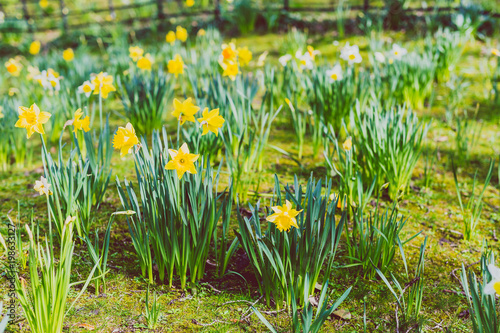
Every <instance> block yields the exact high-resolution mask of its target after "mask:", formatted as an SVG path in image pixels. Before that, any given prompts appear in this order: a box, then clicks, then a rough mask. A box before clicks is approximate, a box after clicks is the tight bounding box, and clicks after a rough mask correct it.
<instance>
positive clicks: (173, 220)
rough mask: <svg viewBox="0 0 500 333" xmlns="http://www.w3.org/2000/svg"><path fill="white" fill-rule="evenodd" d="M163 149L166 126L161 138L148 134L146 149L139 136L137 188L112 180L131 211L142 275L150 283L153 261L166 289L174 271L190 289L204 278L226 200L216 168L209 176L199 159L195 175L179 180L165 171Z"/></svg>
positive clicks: (165, 140)
mask: <svg viewBox="0 0 500 333" xmlns="http://www.w3.org/2000/svg"><path fill="white" fill-rule="evenodd" d="M168 147H169V144H168V139H167V134H166V131H165V129H164V130H163V140H162V139H161V138H160V134H159V133H158V132H154V133H153V137H152V143H151V148H149V145H148V143H147V142H146V140H142V148H141V149H140V150H139V152H138V153H137V154H136V155H135V166H136V176H137V183H138V190H135V189H134V188H133V186H132V183H131V182H129V181H127V180H126V179H125V181H124V186H122V184H121V183H120V182H119V181H118V180H117V186H118V193H119V196H120V200H121V202H122V205H123V207H124V209H125V210H127V211H128V210H130V211H133V212H135V213H136V214H134V215H128V216H127V222H128V226H129V231H130V235H131V237H132V242H133V244H134V248H135V250H136V252H137V255H138V257H139V262H140V264H141V269H142V274H143V275H144V276H145V277H147V278H148V280H149V282H150V283H153V265H154V264H155V263H156V265H157V266H158V272H159V278H160V281H164V280H165V273H166V274H167V277H168V283H169V286H170V287H171V286H172V284H173V278H174V272H175V274H176V275H177V276H178V277H179V278H180V280H181V288H183V289H184V288H185V287H186V282H187V278H188V275H189V276H190V282H191V285H192V286H193V287H194V283H195V282H196V281H198V280H200V279H201V278H203V275H204V272H205V264H206V261H207V257H208V254H209V249H210V244H211V240H212V238H213V237H214V233H215V231H216V226H217V222H218V221H219V219H220V217H221V216H225V217H226V218H227V216H228V214H229V211H228V210H229V209H230V207H231V206H230V204H229V201H230V200H231V198H229V197H228V196H227V195H226V192H225V191H223V192H218V189H217V184H218V180H219V173H220V169H219V171H218V172H217V173H216V175H215V176H214V174H213V171H212V169H211V168H210V165H209V164H208V163H206V164H207V165H206V166H204V161H203V159H201V161H200V162H198V167H197V173H196V174H193V175H188V174H186V175H184V177H183V179H178V177H177V174H176V173H175V172H173V171H171V170H166V169H165V166H166V164H167V162H168V161H169V157H168V154H167V149H168ZM136 191H139V196H138V195H136V193H137V192H136ZM226 223H227V222H226ZM224 260H228V259H224ZM146 271H147V272H146Z"/></svg>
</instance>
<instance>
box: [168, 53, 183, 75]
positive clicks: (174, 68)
mask: <svg viewBox="0 0 500 333" xmlns="http://www.w3.org/2000/svg"><path fill="white" fill-rule="evenodd" d="M167 68H168V72H169V73H170V74H174V75H175V77H177V76H179V74H184V61H182V57H181V56H180V55H179V54H176V55H175V56H174V59H172V60H169V61H168V63H167Z"/></svg>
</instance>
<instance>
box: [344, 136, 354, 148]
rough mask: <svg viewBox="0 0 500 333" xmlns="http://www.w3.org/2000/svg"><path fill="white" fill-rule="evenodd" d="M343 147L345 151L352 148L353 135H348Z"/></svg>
mask: <svg viewBox="0 0 500 333" xmlns="http://www.w3.org/2000/svg"><path fill="white" fill-rule="evenodd" d="M342 147H344V150H345V151H349V150H351V149H352V139H351V137H348V138H347V139H346V140H345V141H344V143H343V144H342Z"/></svg>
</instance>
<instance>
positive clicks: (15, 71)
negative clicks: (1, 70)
mask: <svg viewBox="0 0 500 333" xmlns="http://www.w3.org/2000/svg"><path fill="white" fill-rule="evenodd" d="M5 68H7V72H9V73H10V75H12V76H19V74H21V69H22V68H23V65H21V63H20V62H19V61H17V60H16V59H14V58H10V59H9V60H8V61H7V62H6V63H5Z"/></svg>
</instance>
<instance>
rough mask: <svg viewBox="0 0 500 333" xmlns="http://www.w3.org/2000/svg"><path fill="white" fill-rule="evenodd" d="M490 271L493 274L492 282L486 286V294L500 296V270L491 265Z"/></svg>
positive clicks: (489, 266)
mask: <svg viewBox="0 0 500 333" xmlns="http://www.w3.org/2000/svg"><path fill="white" fill-rule="evenodd" d="M488 270H489V271H490V274H491V281H490V282H489V283H488V284H486V285H485V286H484V293H485V294H487V295H494V294H495V293H497V294H498V295H500V268H498V267H497V266H495V264H489V265H488Z"/></svg>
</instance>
